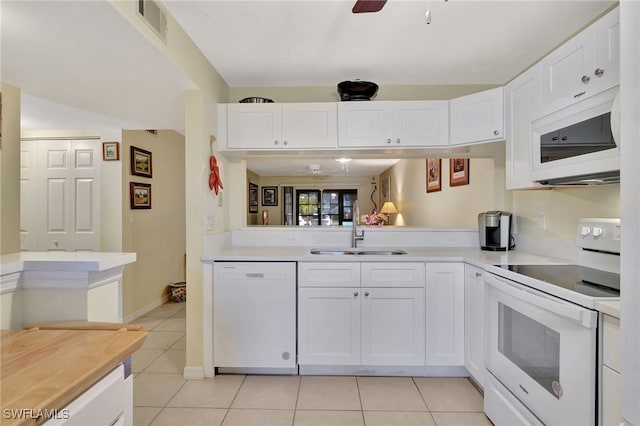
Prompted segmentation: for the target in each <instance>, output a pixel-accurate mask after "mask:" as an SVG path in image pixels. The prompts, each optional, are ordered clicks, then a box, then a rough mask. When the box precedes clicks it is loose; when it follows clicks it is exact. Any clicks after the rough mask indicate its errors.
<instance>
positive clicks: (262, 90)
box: [229, 81, 497, 102]
mask: <svg viewBox="0 0 640 426" xmlns="http://www.w3.org/2000/svg"><path fill="white" fill-rule="evenodd" d="M338 83H339V81H336V85H335V86H315V87H295V86H292V87H232V88H231V89H230V92H229V102H237V101H239V100H241V99H243V98H248V97H252V96H257V97H262V98H268V99H272V100H273V101H275V102H337V101H339V100H340V95H339V94H338V89H337V85H338ZM494 87H497V85H490V84H464V85H463V84H459V85H439V86H436V85H420V86H401V85H390V86H381V87H380V88H379V89H378V94H377V95H376V97H375V98H374V100H376V101H388V100H393V101H406V100H425V99H428V100H438V99H452V98H457V97H459V96H464V95H468V94H470V93H476V92H481V91H483V90H488V89H493V88H494Z"/></svg>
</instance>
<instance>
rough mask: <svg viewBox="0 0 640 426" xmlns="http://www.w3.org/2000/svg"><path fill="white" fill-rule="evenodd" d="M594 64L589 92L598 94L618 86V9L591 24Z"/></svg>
mask: <svg viewBox="0 0 640 426" xmlns="http://www.w3.org/2000/svg"><path fill="white" fill-rule="evenodd" d="M593 32H594V42H595V57H596V59H595V63H594V67H593V69H592V70H590V71H591V86H592V87H591V90H592V91H593V93H598V92H601V91H603V90H607V89H609V88H611V87H614V86H616V85H618V84H620V8H618V7H616V8H615V9H614V10H612V11H611V12H609V13H608V14H606V15H605V16H604V17H602V18H601V19H600V20H598V21H597V22H596V23H595V24H593Z"/></svg>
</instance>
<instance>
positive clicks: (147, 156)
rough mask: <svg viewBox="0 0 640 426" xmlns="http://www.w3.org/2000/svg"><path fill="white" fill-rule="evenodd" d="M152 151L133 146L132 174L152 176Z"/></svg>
mask: <svg viewBox="0 0 640 426" xmlns="http://www.w3.org/2000/svg"><path fill="white" fill-rule="evenodd" d="M151 166H152V164H151V153H150V152H149V151H145V150H144V149H141V148H138V147H135V146H132V147H131V174H132V175H136V176H144V177H148V178H150V177H152V175H153V173H152V167H151Z"/></svg>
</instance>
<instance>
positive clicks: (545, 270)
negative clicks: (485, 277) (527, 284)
mask: <svg viewBox="0 0 640 426" xmlns="http://www.w3.org/2000/svg"><path fill="white" fill-rule="evenodd" d="M496 266H498V267H500V268H503V269H508V270H509V271H513V272H516V273H518V274H522V275H526V276H527V277H530V278H534V279H536V280H540V281H544V282H547V283H549V284H553V285H556V286H559V287H563V288H566V289H568V290H573V291H576V292H578V293H581V294H584V295H587V296H592V297H620V274H615V273H612V272H605V271H601V270H598V269H593V268H587V267H586V266H580V265H496Z"/></svg>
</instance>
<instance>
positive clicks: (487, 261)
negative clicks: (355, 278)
mask: <svg viewBox="0 0 640 426" xmlns="http://www.w3.org/2000/svg"><path fill="white" fill-rule="evenodd" d="M312 248H320V249H323V250H331V249H333V248H335V247H305V246H232V247H226V248H223V249H220V250H217V251H216V253H208V254H205V255H204V256H203V259H202V260H203V261H205V262H211V261H272V262H277V261H292V262H294V261H297V262H425V261H426V262H428V261H432V262H433V261H436V262H467V263H471V264H475V265H477V266H480V267H484V266H485V265H496V264H507V263H508V264H512V265H517V264H554V263H555V264H557V263H571V262H568V261H566V260H562V259H556V258H551V257H545V256H538V255H535V254H531V253H526V252H520V251H517V250H511V251H502V252H500V251H498V252H496V251H485V250H480V249H479V248H455V247H445V248H421V247H401V246H394V247H393V249H400V250H404V251H405V252H407V254H405V255H393V256H385V255H359V256H344V255H320V254H311V253H310V251H311V249H312ZM339 249H345V247H340V248H339ZM347 249H348V248H347ZM358 249H361V250H385V249H388V247H367V246H361V247H358Z"/></svg>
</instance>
